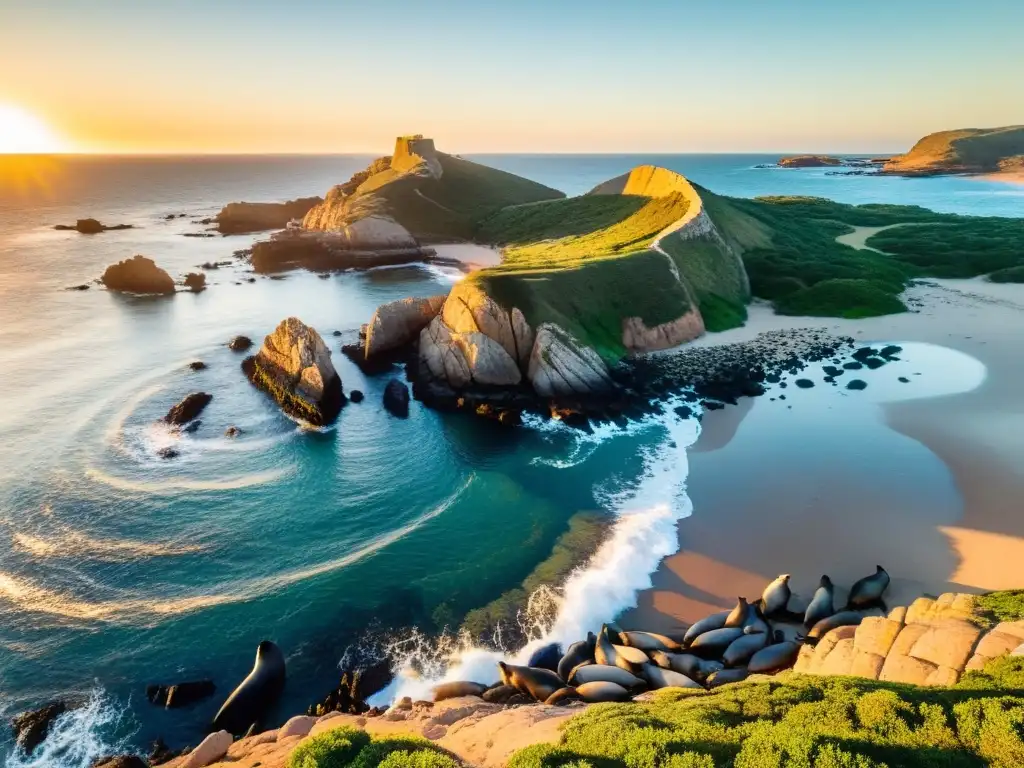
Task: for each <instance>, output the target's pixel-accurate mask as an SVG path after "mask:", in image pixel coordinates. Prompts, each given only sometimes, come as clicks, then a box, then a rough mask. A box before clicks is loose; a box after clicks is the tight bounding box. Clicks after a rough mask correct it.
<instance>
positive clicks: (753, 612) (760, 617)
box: [743, 604, 772, 635]
mask: <svg viewBox="0 0 1024 768" xmlns="http://www.w3.org/2000/svg"><path fill="white" fill-rule="evenodd" d="M771 631H772V628H771V627H770V626H768V619H767V618H765V615H764V612H763V611H762V610H761V606H760V605H756V604H755V605H751V606H750V610H749V611H747V620H746V621H745V622H743V634H745V635H756V634H758V633H761V632H763V633H764V634H766V635H770V634H771Z"/></svg>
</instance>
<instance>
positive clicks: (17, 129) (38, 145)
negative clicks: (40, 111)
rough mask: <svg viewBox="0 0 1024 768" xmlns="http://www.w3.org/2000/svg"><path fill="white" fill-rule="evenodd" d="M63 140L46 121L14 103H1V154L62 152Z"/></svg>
mask: <svg viewBox="0 0 1024 768" xmlns="http://www.w3.org/2000/svg"><path fill="white" fill-rule="evenodd" d="M63 149H64V147H63V142H62V141H61V140H60V138H59V137H58V136H57V135H56V134H54V132H53V131H52V130H51V129H50V127H49V126H48V125H46V123H44V122H43V121H42V120H40V119H39V118H38V117H36V116H35V115H33V114H31V113H29V112H26V111H25V110H24V109H21V108H20V107H16V106H14V105H12V104H0V154H6V155H17V154H45V153H47V152H60V151H62V150H63Z"/></svg>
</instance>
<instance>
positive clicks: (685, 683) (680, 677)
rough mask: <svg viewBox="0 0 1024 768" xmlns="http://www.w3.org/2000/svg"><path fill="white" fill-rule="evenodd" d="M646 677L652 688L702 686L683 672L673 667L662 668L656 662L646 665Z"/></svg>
mask: <svg viewBox="0 0 1024 768" xmlns="http://www.w3.org/2000/svg"><path fill="white" fill-rule="evenodd" d="M643 674H644V678H645V679H646V680H647V682H648V683H649V684H650V686H651V690H654V691H656V690H659V689H660V688H701V687H702V686H701V684H700V683H698V682H697V681H696V680H692V679H690V678H689V677H687V676H686V675H684V674H683V673H681V672H674V671H672V670H671V669H662V668H661V667H659V666H656V665H654V664H647V665H645V666H644V673H643Z"/></svg>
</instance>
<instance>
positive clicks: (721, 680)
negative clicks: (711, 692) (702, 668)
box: [705, 667, 750, 689]
mask: <svg viewBox="0 0 1024 768" xmlns="http://www.w3.org/2000/svg"><path fill="white" fill-rule="evenodd" d="M749 674H750V673H749V672H747V670H746V669H744V668H743V667H737V668H736V669H723V670H721V671H720V672H715V673H714V674H713V675H711V676H710V677H708V679H707V682H706V683H705V685H706V686H707V687H708V688H709V689H712V688H719V687H721V686H723V685H728V684H729V683H740V682H743V681H744V680H746V679H747V676H748V675H749Z"/></svg>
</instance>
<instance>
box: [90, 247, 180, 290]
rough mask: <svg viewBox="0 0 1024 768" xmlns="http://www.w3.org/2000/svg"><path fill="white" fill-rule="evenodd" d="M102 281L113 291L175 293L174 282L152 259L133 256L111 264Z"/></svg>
mask: <svg viewBox="0 0 1024 768" xmlns="http://www.w3.org/2000/svg"><path fill="white" fill-rule="evenodd" d="M100 281H101V282H102V283H103V284H104V285H105V286H107V288H109V289H110V290H112V291H121V292H124V293H143V294H157V295H167V294H171V293H174V280H172V279H171V276H170V275H169V274H167V273H166V272H165V271H164V270H162V269H160V267H158V266H157V265H156V263H155V262H154V261H153V260H152V259H147V258H146V257H145V256H133V257H132V258H130V259H125V260H124V261H120V262H118V263H117V264H111V265H110V266H109V267H107V268H106V270H105V271H104V272H103V277H101V278H100Z"/></svg>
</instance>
